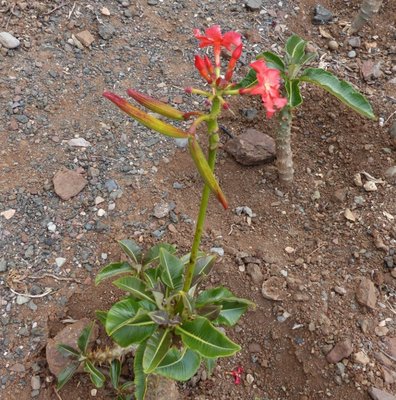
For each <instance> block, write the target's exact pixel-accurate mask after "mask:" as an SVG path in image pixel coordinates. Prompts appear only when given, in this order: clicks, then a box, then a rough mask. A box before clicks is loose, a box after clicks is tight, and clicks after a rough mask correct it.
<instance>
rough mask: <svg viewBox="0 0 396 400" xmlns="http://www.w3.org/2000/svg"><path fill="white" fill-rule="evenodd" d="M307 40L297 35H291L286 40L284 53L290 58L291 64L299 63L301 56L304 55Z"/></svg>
mask: <svg viewBox="0 0 396 400" xmlns="http://www.w3.org/2000/svg"><path fill="white" fill-rule="evenodd" d="M306 45H307V42H306V41H305V40H304V39H302V38H300V37H299V36H297V35H292V36H290V37H289V39H287V42H286V47H285V49H286V53H287V55H288V56H289V58H290V63H291V64H299V63H300V60H301V58H302V57H303V56H304V55H305V47H306Z"/></svg>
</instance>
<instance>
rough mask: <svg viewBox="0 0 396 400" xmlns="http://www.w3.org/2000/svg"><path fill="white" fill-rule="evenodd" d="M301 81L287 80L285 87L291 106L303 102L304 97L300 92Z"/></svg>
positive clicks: (293, 106)
mask: <svg viewBox="0 0 396 400" xmlns="http://www.w3.org/2000/svg"><path fill="white" fill-rule="evenodd" d="M299 85H300V81H299V80H298V79H292V80H289V79H288V80H286V81H285V87H286V91H287V98H288V100H289V106H290V107H291V108H295V107H297V106H299V105H300V104H301V103H302V101H303V100H302V97H301V94H300V88H299Z"/></svg>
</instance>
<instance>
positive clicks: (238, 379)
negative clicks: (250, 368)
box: [229, 367, 243, 385]
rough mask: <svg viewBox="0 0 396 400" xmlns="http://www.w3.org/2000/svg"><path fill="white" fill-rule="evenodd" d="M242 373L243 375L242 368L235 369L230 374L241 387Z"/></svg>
mask: <svg viewBox="0 0 396 400" xmlns="http://www.w3.org/2000/svg"><path fill="white" fill-rule="evenodd" d="M242 373H243V368H242V367H237V368H235V369H233V370H232V371H231V372H229V374H230V375H232V376H233V377H234V383H235V385H239V384H240V383H241V378H242Z"/></svg>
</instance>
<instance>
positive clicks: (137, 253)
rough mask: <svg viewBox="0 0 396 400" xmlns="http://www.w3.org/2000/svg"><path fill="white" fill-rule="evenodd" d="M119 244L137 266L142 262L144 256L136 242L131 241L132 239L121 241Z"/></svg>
mask: <svg viewBox="0 0 396 400" xmlns="http://www.w3.org/2000/svg"><path fill="white" fill-rule="evenodd" d="M118 243H119V245H120V246H121V248H122V250H123V251H124V253H125V254H126V255H127V256H128V257H129V258H130V259H131V260H132V261H133V262H134V263H135V264H139V261H140V258H141V255H142V249H141V248H140V247H139V245H138V244H137V243H136V242H135V241H134V240H131V239H124V240H120V241H119V242H118Z"/></svg>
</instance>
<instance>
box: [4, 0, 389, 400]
mask: <svg viewBox="0 0 396 400" xmlns="http://www.w3.org/2000/svg"><path fill="white" fill-rule="evenodd" d="M148 3H156V4H154V5H149V4H148ZM321 3H322V4H323V6H325V7H327V8H328V9H329V10H330V11H332V12H333V14H334V19H333V22H332V23H330V24H327V25H323V26H322V27H321V28H320V29H319V26H318V25H313V24H312V22H311V21H312V15H313V9H314V6H315V4H316V3H315V2H314V1H312V0H300V1H290V2H287V1H280V2H272V1H270V0H267V1H263V2H262V6H261V7H260V8H259V9H258V10H248V9H247V8H246V7H245V6H244V3H243V1H242V0H228V1H193V0H179V1H176V0H162V1H161V0H159V1H158V2H156V1H152V2H150V1H149V2H148V1H147V0H132V1H130V0H118V1H116V0H98V1H95V0H85V1H72V0H66V1H60V0H59V1H32V2H24V1H16V0H12V1H11V0H10V1H7V0H6V1H4V0H1V1H0V11H1V12H0V27H1V28H0V31H7V32H11V33H13V34H14V36H16V37H17V38H18V39H19V40H20V41H21V44H20V46H19V47H18V48H17V49H15V50H8V51H7V50H6V49H5V48H1V49H0V110H1V112H0V143H1V146H0V212H3V211H7V210H10V209H12V210H16V211H15V214H14V215H13V216H12V217H11V218H10V219H6V218H5V216H4V215H3V216H1V217H0V266H1V271H2V272H0V285H1V286H0V294H1V304H0V307H1V309H0V349H1V361H0V373H1V382H0V386H1V391H0V398H1V399H4V400H14V399H15V400H16V399H18V400H25V399H31V398H35V399H51V400H53V399H59V398H62V399H63V400H76V399H84V400H85V399H88V398H91V397H92V396H91V389H92V387H91V384H90V382H89V379H88V378H87V377H86V376H83V375H82V376H80V377H79V378H78V379H77V378H76V379H74V380H73V381H72V382H71V383H69V384H68V385H67V387H66V388H65V389H64V390H63V391H62V392H61V393H60V394H59V396H60V397H58V395H57V394H56V393H55V392H54V384H55V382H54V378H53V377H52V375H51V374H50V372H49V371H48V368H47V365H46V360H45V352H44V347H45V345H46V341H47V338H48V337H52V336H54V335H55V334H56V333H57V332H58V331H59V330H60V329H62V327H63V326H64V324H65V323H67V320H69V321H70V320H71V319H75V320H77V319H80V318H82V317H88V318H94V310H95V309H106V307H109V305H110V304H111V303H112V302H113V301H114V300H115V299H116V298H117V296H118V293H117V292H116V291H115V290H114V289H112V288H111V287H110V286H106V285H104V286H103V287H98V288H96V287H94V285H93V283H92V281H93V279H94V276H95V273H96V272H97V271H98V270H99V268H100V267H101V266H104V265H105V264H106V262H107V261H108V260H117V259H118V257H119V256H120V253H119V250H118V246H117V243H116V241H117V240H120V239H123V238H134V239H135V240H138V241H140V242H141V243H142V244H143V245H149V244H152V243H154V242H156V241H158V240H166V241H168V242H170V243H174V244H177V245H178V247H179V249H180V251H181V252H186V251H188V249H189V245H190V242H191V235H192V232H193V221H194V220H195V218H196V214H197V206H198V205H197V201H198V198H199V194H200V190H201V181H200V179H199V176H198V175H197V173H196V172H195V170H194V168H193V166H192V163H191V160H190V158H189V155H188V153H187V152H186V150H185V149H184V148H179V147H177V146H175V143H174V142H173V141H172V140H165V139H163V138H162V137H159V136H158V135H156V134H153V133H151V132H149V131H147V130H145V129H143V128H141V127H140V126H138V125H137V124H135V123H133V122H131V121H130V120H128V118H127V117H126V116H125V115H123V114H121V113H120V112H118V110H116V109H115V107H113V106H112V105H111V104H109V103H108V102H107V101H106V100H105V99H103V98H102V97H101V93H102V92H103V90H113V91H115V92H117V93H119V94H122V93H124V92H125V89H127V88H128V87H134V88H136V89H140V90H142V91H146V92H149V93H151V94H152V95H155V96H156V97H158V98H162V99H165V100H167V101H169V102H170V103H172V104H175V105H177V106H178V107H180V108H181V109H183V110H190V109H191V108H194V107H197V105H198V104H197V101H198V99H195V98H191V97H190V96H188V95H186V94H184V92H183V87H185V86H190V85H193V86H199V84H200V81H199V77H198V74H197V73H196V71H195V70H194V68H193V56H194V54H196V52H197V43H196V40H195V39H194V38H193V35H192V29H193V28H201V29H202V28H205V27H207V26H209V25H211V24H213V23H218V24H220V25H221V26H222V27H223V30H224V31H226V30H230V29H233V30H238V31H240V32H241V33H242V34H243V35H244V43H245V45H246V46H245V53H244V56H243V58H242V63H241V64H240V65H239V77H242V76H243V75H244V73H246V71H247V67H248V63H249V61H250V60H252V59H253V58H254V55H255V54H257V53H258V52H260V51H263V50H264V49H267V48H269V47H271V46H272V48H273V50H275V51H279V50H280V49H281V48H282V44H283V43H284V40H285V38H287V37H288V35H289V34H290V33H292V32H295V33H298V34H300V35H301V36H302V37H304V38H305V39H307V40H310V41H311V42H312V44H313V45H314V46H316V48H317V49H318V51H319V55H320V62H321V65H322V66H323V67H325V68H328V69H329V70H332V71H333V72H335V73H336V74H337V75H338V76H340V77H342V78H345V79H348V80H349V81H350V82H352V83H353V84H355V85H356V86H357V87H359V88H360V89H361V90H362V92H363V93H365V95H366V96H367V97H368V98H369V100H370V101H371V102H372V104H373V107H374V110H375V113H376V115H377V116H378V117H381V118H382V120H381V121H382V123H381V124H380V121H374V122H371V121H368V120H365V119H363V118H361V117H359V116H357V115H355V114H354V113H352V112H351V111H349V110H347V109H346V108H345V107H344V106H342V105H340V104H339V103H338V102H337V101H336V100H334V99H332V98H331V97H330V96H329V95H325V94H324V93H323V92H322V91H320V90H318V89H313V88H310V87H307V88H305V89H304V92H303V94H304V105H303V106H302V107H301V108H300V109H299V110H298V111H297V112H296V117H295V125H294V127H293V149H294V155H295V167H296V177H295V182H294V186H293V188H291V189H289V190H284V189H282V188H280V187H279V184H278V181H277V176H276V170H275V168H274V166H273V165H271V164H269V165H262V166H257V167H244V166H241V165H239V164H237V163H236V162H235V161H234V160H233V159H232V158H231V157H230V156H229V155H227V154H226V153H225V152H223V151H220V155H219V163H218V168H217V174H218V176H219V179H220V182H221V185H222V187H223V190H224V192H225V193H226V195H227V196H228V199H229V202H230V205H231V207H230V210H229V211H227V212H224V211H223V210H222V209H220V207H219V206H218V205H217V204H216V203H215V201H212V203H211V205H210V208H209V214H208V219H207V225H206V231H205V235H204V241H203V248H204V249H205V250H209V249H211V248H213V247H220V248H222V249H223V250H224V256H223V257H221V258H220V260H219V262H218V265H217V269H216V271H215V273H214V274H213V276H212V277H211V280H210V281H208V282H207V285H208V286H210V285H213V284H219V283H221V284H224V285H225V286H227V287H229V288H231V289H232V291H234V292H235V293H236V294H237V295H238V296H241V297H246V298H249V299H251V300H253V301H254V302H255V303H256V304H257V308H256V310H254V311H253V310H252V311H250V312H248V313H247V314H246V316H245V317H244V318H243V319H242V320H241V321H240V323H238V325H237V327H236V329H234V330H231V331H230V332H229V334H230V336H231V337H232V338H233V339H234V340H235V341H236V342H238V343H239V344H240V345H241V346H242V351H241V352H240V353H239V354H237V355H236V356H235V357H232V358H229V359H225V360H223V361H221V362H220V363H219V365H218V367H217V368H216V370H215V372H214V374H213V376H211V377H209V378H207V377H205V376H204V374H202V373H199V374H198V375H197V376H196V377H194V379H192V380H191V381H190V382H188V383H186V384H183V385H180V386H179V392H180V394H181V396H182V398H185V399H200V400H204V399H246V400H247V399H252V400H253V399H260V400H264V399H265V400H277V399H282V400H283V399H291V400H304V399H305V400H308V399H309V400H322V399H339V400H346V399H349V400H352V399H356V400H358V399H359V400H360V399H361V400H366V399H369V398H370V397H369V395H368V390H369V388H372V387H376V388H379V389H382V390H384V391H386V392H388V393H389V395H390V396H391V394H393V395H394V394H395V393H396V385H395V382H396V319H395V318H396V316H395V314H396V301H395V295H396V289H395V283H396V274H395V272H396V259H395V258H396V256H395V254H396V228H395V218H396V200H395V199H396V186H395V180H393V182H392V179H387V178H386V177H385V171H386V170H387V169H388V168H390V167H392V166H395V164H396V148H395V147H392V146H394V144H393V143H392V138H391V136H390V134H389V132H390V127H391V126H392V123H393V122H395V121H396V116H395V114H392V113H394V112H395V106H396V90H395V88H396V83H395V82H396V81H395V60H396V27H395V15H396V14H395V13H396V7H395V3H394V2H393V1H392V0H388V1H387V0H385V1H384V5H383V8H382V10H381V12H380V15H378V16H377V17H375V18H374V19H373V20H372V22H371V23H369V24H368V25H367V26H366V27H365V28H364V29H363V30H362V32H361V33H360V35H359V38H360V43H358V46H357V47H355V48H352V47H351V46H350V44H349V42H348V40H349V39H350V38H349V37H348V36H347V35H346V33H345V31H346V28H347V24H348V22H350V20H351V18H352V16H353V15H354V13H355V12H356V9H357V6H358V3H359V2H358V1H355V0H350V1H343V0H324V1H322V2H321ZM103 7H106V8H107V9H108V10H109V11H110V15H109V16H108V15H103V13H102V12H101V9H102V8H103ZM84 30H88V31H89V32H90V33H91V34H92V36H93V39H94V42H93V43H92V45H91V46H90V47H89V48H87V47H84V46H83V47H81V48H78V47H76V45H75V42H74V41H73V38H72V35H77V34H78V33H79V32H81V31H84ZM331 38H333V39H334V40H335V41H336V42H337V43H338V49H336V50H333V51H330V50H329V48H328V42H329V41H330V40H331ZM351 51H354V52H355V54H353V53H350V52H351ZM348 53H349V55H348ZM368 60H371V61H372V62H373V63H372V64H371V65H370V64H368V63H367V61H368ZM365 61H366V63H365ZM367 68H368V69H369V71H368V72H367V70H366V69H367ZM370 68H371V69H372V71H371V70H370ZM245 100H246V99H241V100H236V101H234V102H233V103H232V108H233V110H234V113H235V114H234V115H232V114H226V115H224V117H223V118H222V121H221V123H222V125H223V126H224V127H225V128H226V130H227V131H228V132H230V133H231V134H232V135H234V136H237V135H239V134H241V133H243V132H244V131H245V130H246V129H247V128H255V129H258V130H262V131H265V132H266V133H268V134H270V135H273V134H274V130H275V128H276V124H275V121H274V120H272V121H270V122H268V121H265V119H264V112H263V110H262V109H261V105H260V103H259V101H258V100H257V101H256V100H249V101H245ZM247 109H250V110H251V109H256V110H257V111H258V113H257V116H255V117H252V118H247V117H246V115H248V114H249V112H248V113H247V112H246V110H247ZM250 115H251V113H250ZM74 137H81V138H84V139H86V140H87V141H89V142H90V144H91V146H89V147H86V148H77V147H72V146H69V145H68V144H67V143H68V140H70V139H72V138H74ZM227 140H229V139H228V136H227V135H223V137H222V143H223V144H225V143H226V141H227ZM62 167H66V168H69V169H75V170H79V171H80V172H81V173H82V174H83V175H84V176H85V177H86V179H87V180H88V184H87V185H86V186H85V188H84V189H83V190H82V191H81V192H80V193H79V194H78V195H77V196H76V197H74V198H72V199H70V200H67V201H62V200H61V199H60V198H59V197H58V196H57V195H56V194H55V193H54V188H53V186H52V178H53V176H54V174H55V173H56V172H57V171H58V170H60V169H61V168H62ZM362 172H365V173H368V174H370V176H372V177H374V178H376V179H378V180H379V183H377V190H375V191H366V190H365V189H364V188H363V187H361V186H359V185H358V184H357V183H358V182H357V181H356V179H357V178H356V175H357V174H360V173H362ZM360 176H361V177H362V179H363V183H365V182H366V180H367V175H364V174H363V175H360ZM98 197H102V198H103V199H104V201H103V202H102V203H101V204H99V205H96V204H95V200H96V199H97V198H98ZM158 203H166V204H167V205H168V206H170V208H171V209H172V210H171V211H170V213H169V214H168V215H167V216H166V217H164V218H161V219H158V218H155V217H154V216H153V208H154V206H155V205H156V204H158ZM240 206H247V207H250V209H251V210H252V211H253V213H254V214H255V216H254V217H253V218H251V220H249V219H248V218H247V216H246V215H237V214H236V213H235V208H236V207H240ZM98 209H103V210H104V211H106V213H105V215H102V216H100V217H99V216H98ZM346 210H349V211H350V212H351V214H349V213H348V211H346ZM99 214H100V215H101V212H100V213H99ZM6 215H8V214H6ZM347 217H348V218H347ZM286 248H287V251H286V250H285V249H286ZM62 259H65V260H62ZM106 259H107V261H106ZM251 264H256V265H258V266H259V271H260V272H261V275H260V274H259V276H258V277H257V276H256V277H255V278H256V279H255V281H253V280H252V276H251V274H249V273H248V272H249V271H251V270H252V269H256V270H257V267H252V266H251ZM271 277H277V278H278V281H279V280H280V282H281V284H282V286H283V290H284V291H285V298H284V300H283V301H280V302H274V301H271V300H267V299H265V298H263V296H262V294H261V285H262V281H268V280H269V279H270V278H271ZM362 278H365V280H364V281H363V283H365V284H366V286H365V287H361V282H362ZM272 281H273V279H272ZM270 282H271V281H270ZM48 288H49V289H50V290H51V293H49V294H48V293H47V292H48V291H47V289H48ZM359 288H360V291H363V294H362V295H363V296H365V295H367V296H368V297H369V298H370V300H371V301H374V305H373V307H372V308H368V307H366V306H364V305H362V304H361V303H358V302H357V298H356V294H357V291H358V290H359ZM16 293H21V294H22V296H21V295H17V294H16ZM23 295H27V296H23ZM29 296H33V297H29ZM346 339H347V340H350V342H351V345H352V354H351V355H349V356H348V357H346V358H344V359H343V360H342V361H340V362H338V363H337V364H331V363H329V362H328V361H327V360H326V354H327V353H328V352H329V351H330V350H331V349H332V348H333V347H334V346H335V345H336V344H337V343H340V342H342V341H343V340H346ZM385 353H386V354H387V355H386V354H385ZM238 366H241V367H242V368H243V369H244V373H243V374H242V383H241V384H240V385H235V384H234V381H233V379H232V376H230V374H229V372H230V371H232V370H233V369H235V368H236V367H238ZM248 375H249V376H248ZM32 377H33V380H32ZM247 377H248V378H247ZM252 378H253V379H252ZM95 398H98V399H111V398H112V397H111V395H110V394H109V392H106V390H105V391H103V392H99V393H98V394H97V395H96V397H95ZM389 398H392V399H394V397H389ZM382 399H384V398H382Z"/></svg>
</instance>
